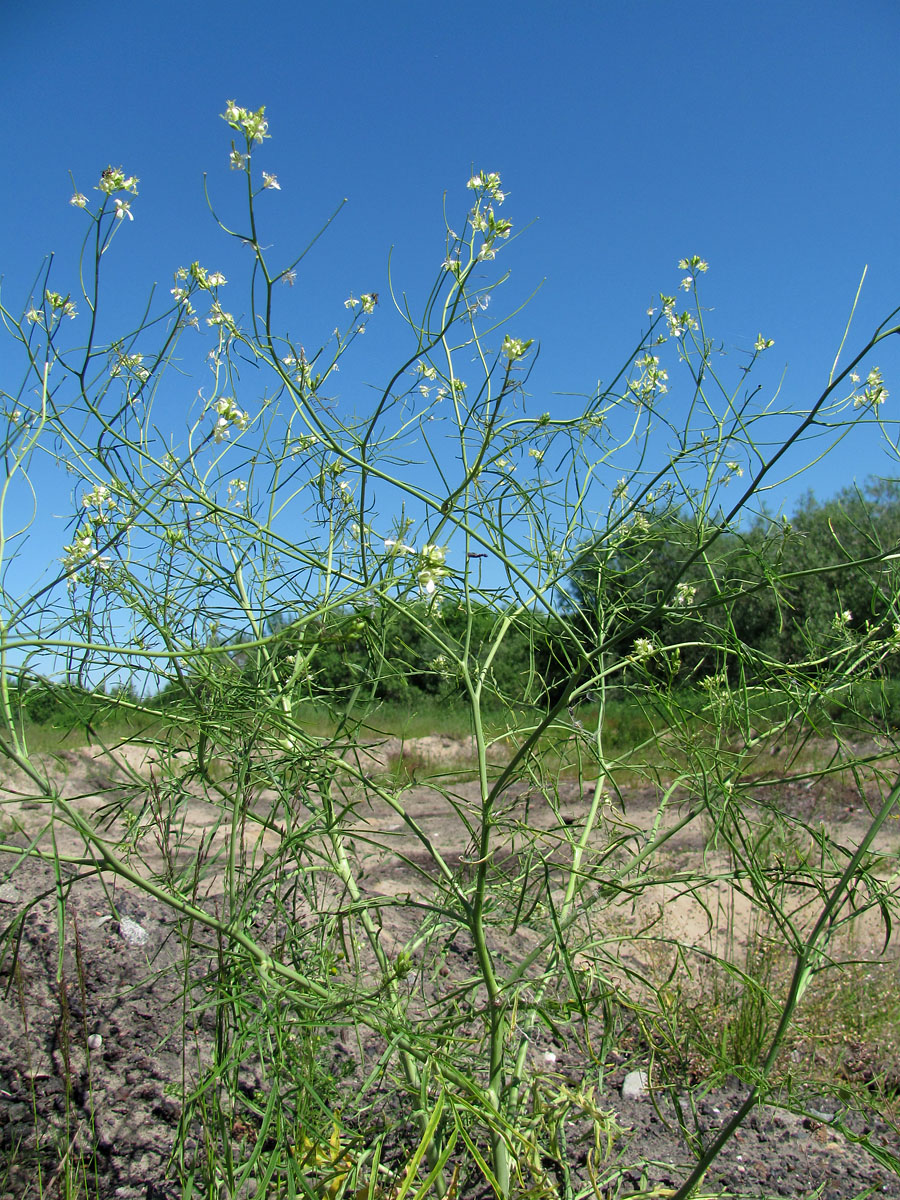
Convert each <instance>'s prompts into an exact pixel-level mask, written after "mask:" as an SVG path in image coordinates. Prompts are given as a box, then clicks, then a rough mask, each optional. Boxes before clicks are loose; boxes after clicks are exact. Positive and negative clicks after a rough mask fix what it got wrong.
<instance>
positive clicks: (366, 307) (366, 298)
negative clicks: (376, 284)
mask: <svg viewBox="0 0 900 1200" xmlns="http://www.w3.org/2000/svg"><path fill="white" fill-rule="evenodd" d="M377 303H378V293H377V292H363V294H362V295H361V296H360V298H359V299H358V300H357V298H356V297H355V296H354V295H352V294H351V295H350V296H348V297H347V299H346V300H345V301H344V308H358V307H359V306H360V304H361V305H362V311H363V312H364V313H365V314H366V316H368V315H369V313H373V312H374V311H375V305H376V304H377Z"/></svg>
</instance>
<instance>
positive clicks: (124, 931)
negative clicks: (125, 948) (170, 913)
mask: <svg viewBox="0 0 900 1200" xmlns="http://www.w3.org/2000/svg"><path fill="white" fill-rule="evenodd" d="M119 933H120V934H121V935H122V937H123V938H124V939H125V941H126V942H127V943H128V945H129V946H146V944H147V942H148V941H149V940H150V934H149V933H148V932H147V930H146V929H145V928H144V927H143V925H138V923H137V921H132V919H131V917H123V918H122V920H121V921H120V922H119Z"/></svg>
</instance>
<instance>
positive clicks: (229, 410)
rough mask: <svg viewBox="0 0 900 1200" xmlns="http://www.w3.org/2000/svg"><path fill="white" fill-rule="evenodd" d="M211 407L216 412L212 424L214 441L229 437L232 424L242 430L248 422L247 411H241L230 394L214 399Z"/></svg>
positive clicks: (221, 440)
mask: <svg viewBox="0 0 900 1200" xmlns="http://www.w3.org/2000/svg"><path fill="white" fill-rule="evenodd" d="M211 407H212V410H213V412H215V413H217V414H218V416H217V419H216V423H215V425H214V426H213V440H214V441H216V442H223V441H224V440H225V439H226V438H227V437H229V436H230V434H231V427H232V426H234V427H235V429H238V430H241V431H243V430H244V429H246V428H247V426H248V425H249V423H250V418H249V416H248V415H247V413H245V412H241V410H240V409H239V408H238V406H237V405H236V404H235V402H234V398H233V397H232V396H222V397H221V398H220V399H218V400H215V401H214V402H213V404H212V405H211Z"/></svg>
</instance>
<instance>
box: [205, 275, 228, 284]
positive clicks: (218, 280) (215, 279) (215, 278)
mask: <svg viewBox="0 0 900 1200" xmlns="http://www.w3.org/2000/svg"><path fill="white" fill-rule="evenodd" d="M206 282H207V283H208V284H209V286H210V287H211V288H213V287H224V286H225V284H226V283H227V282H228V280H227V279H226V278H225V276H224V275H223V274H222V272H221V271H213V272H212V273H211V274H209V275H207V277H206Z"/></svg>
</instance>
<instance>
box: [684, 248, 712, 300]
mask: <svg viewBox="0 0 900 1200" xmlns="http://www.w3.org/2000/svg"><path fill="white" fill-rule="evenodd" d="M678 270H679V271H690V275H685V277H684V279H682V281H681V287H682V289H683V290H684V291H685V292H689V291H690V290H691V288H692V287H693V286H694V284H695V283H696V281H697V276H698V275H700V274H703V273H705V272H706V271H708V270H709V263H708V262H704V261H703V259H702V258H701V257H700V256H699V254H692V255H691V257H690V258H680V259H679V260H678Z"/></svg>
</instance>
